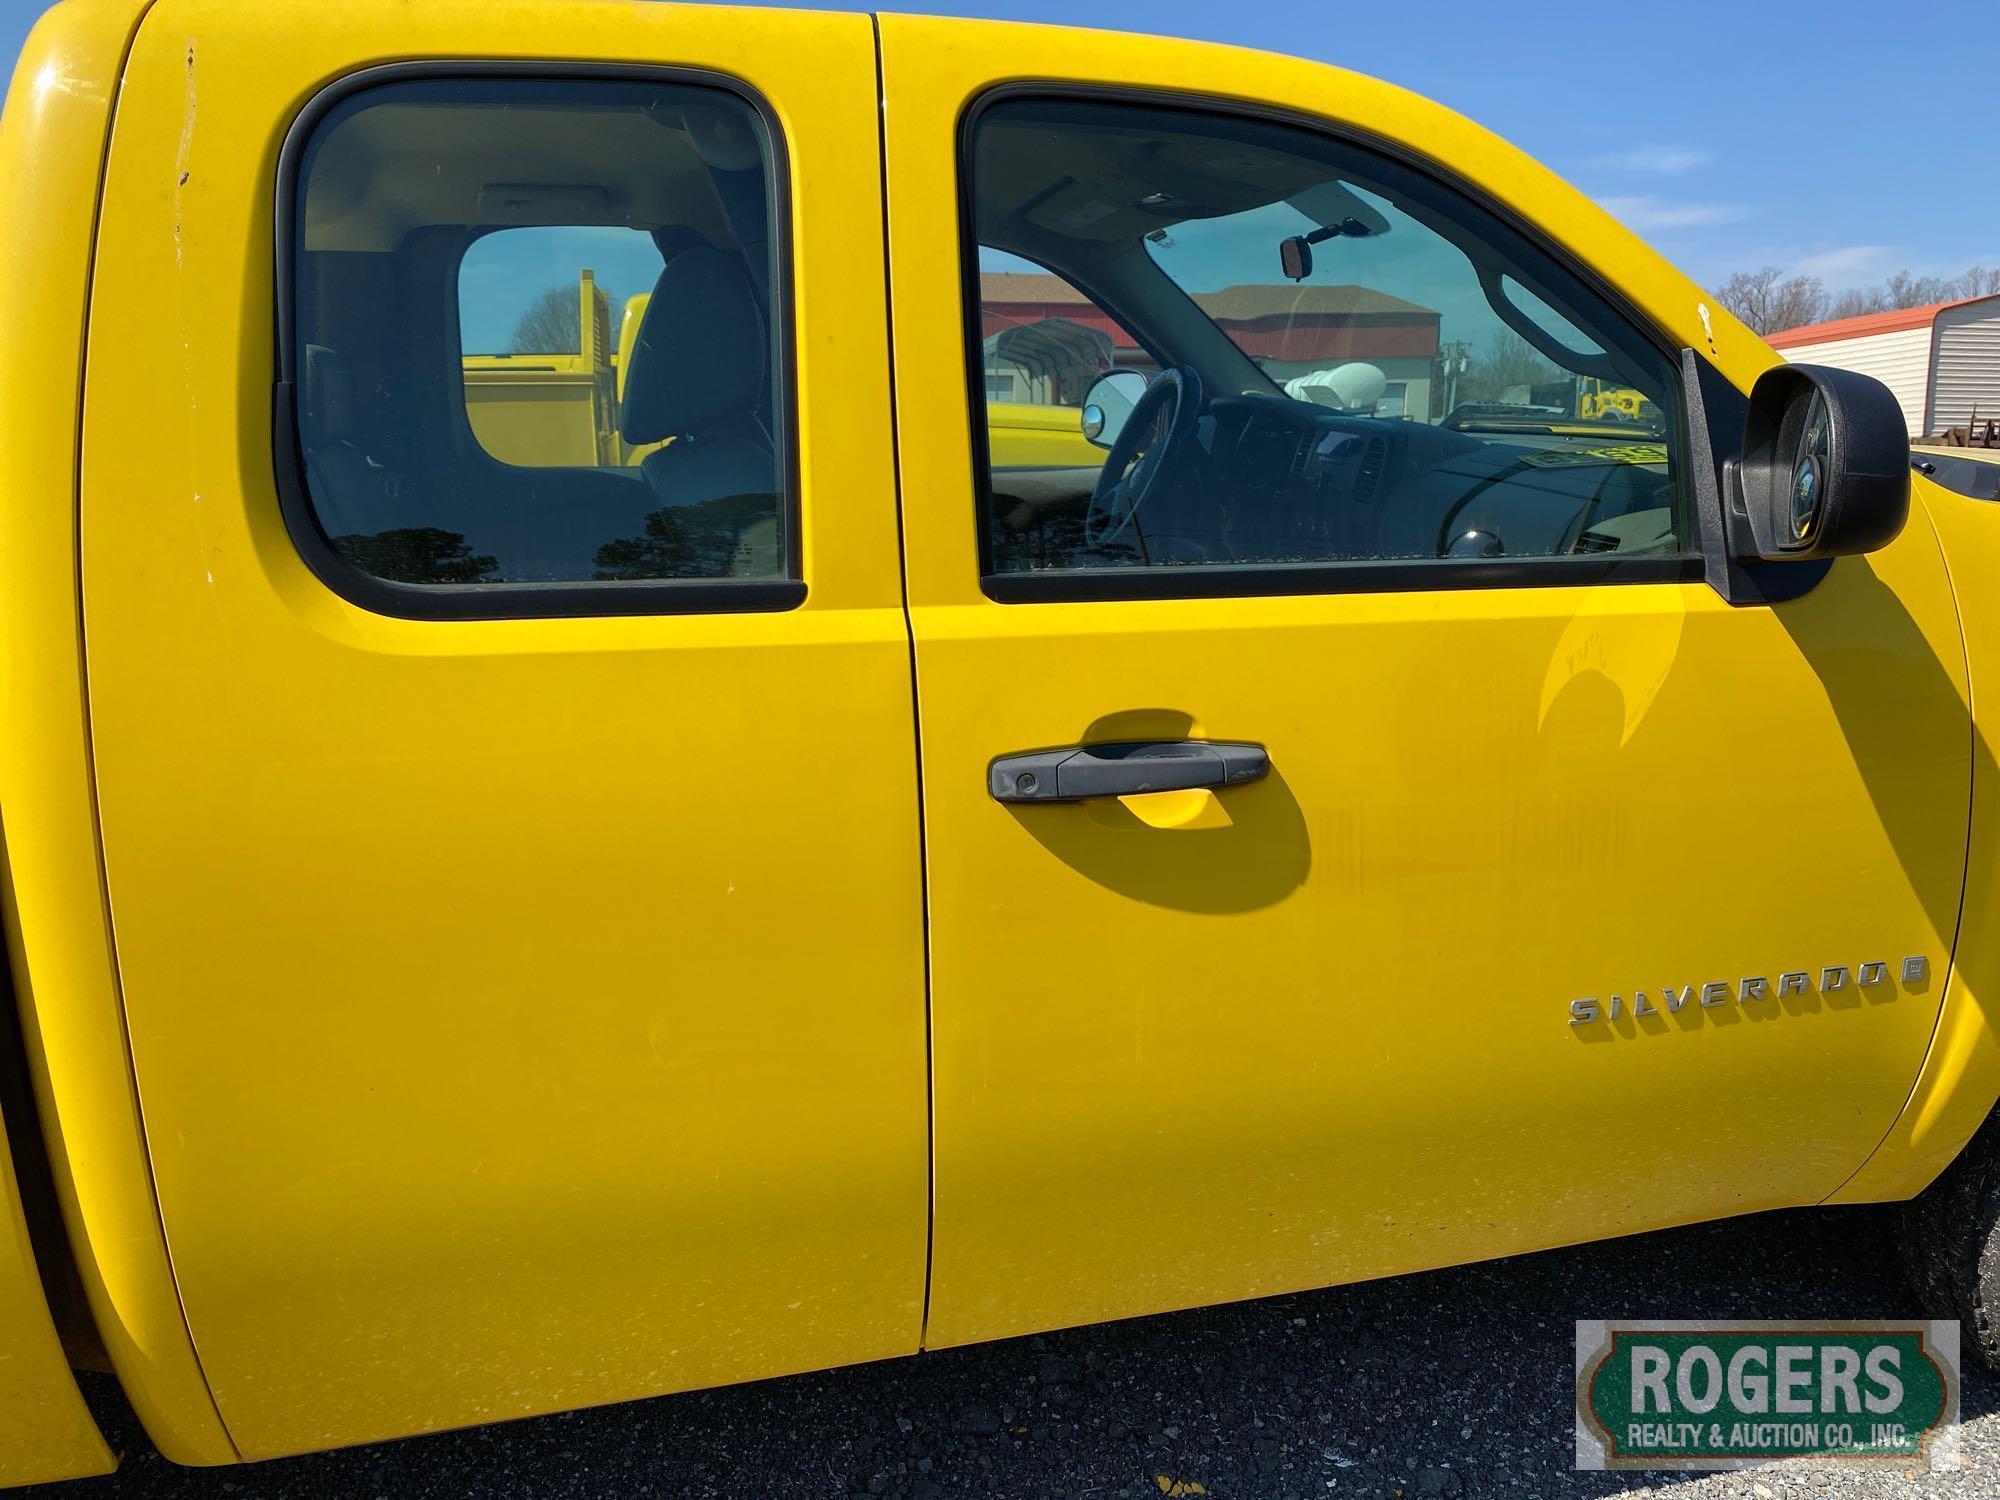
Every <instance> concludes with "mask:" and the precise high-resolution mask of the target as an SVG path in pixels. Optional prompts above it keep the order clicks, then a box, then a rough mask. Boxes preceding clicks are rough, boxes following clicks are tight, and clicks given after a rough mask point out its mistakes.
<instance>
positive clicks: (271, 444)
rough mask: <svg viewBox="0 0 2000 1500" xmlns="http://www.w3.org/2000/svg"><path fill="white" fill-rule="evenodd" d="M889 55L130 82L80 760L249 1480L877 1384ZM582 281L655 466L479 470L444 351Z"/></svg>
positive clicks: (888, 1051)
mask: <svg viewBox="0 0 2000 1500" xmlns="http://www.w3.org/2000/svg"><path fill="white" fill-rule="evenodd" d="M874 57H875V53H874V39H873V35H872V32H871V28H870V25H869V23H868V21H867V20H866V19H865V18H863V17H859V16H801V15H783V14H779V13H775V12H765V11H746V12H742V13H733V12H728V11H722V10H706V9H682V8H679V7H668V6H630V5H622V4H599V3H595V0H582V3H577V4H572V5H565V6H561V7H555V8H551V7H549V6H546V5H541V4H536V3H533V0H497V3H494V4H487V5H481V6H477V7H467V6H452V7H444V8H429V9H426V8H418V9H415V10H412V9H411V8H409V7H408V6H404V5H401V4H397V3H393V0H356V3H355V4H353V5H350V6H347V7H345V8H343V10H342V13H341V18H340V24H339V25H338V26H324V27H322V26H301V25H300V24H299V22H298V17H297V16H296V15H295V14H294V13H292V12H289V11H286V10H283V9H282V8H279V9H274V8H272V7H269V6H263V5H256V4H250V3H239V0H224V3H221V4H216V3H212V0H201V3H199V4H195V3H182V0H161V3H160V4H158V5H156V6H154V8H153V9H152V10H151V11H150V12H148V14H147V16H146V18H145V21H144V23H143V24H142V26H141V28H140V30H139V32H138V35H137V38H136V41H135V43H134V46H133V50H132V54H131V58H130V61H129V64H128V66H127V67H126V69H125V74H124V81H123V86H122V90H121V93H120V98H119V103H118V110H117V118H116V124H115V128H114V132H113V138H112V142H111V146H110V154H109V162H108V168H107V180H106V186H105V191H104V205H103V218H102V223H101V226H100V231H99V234H98V238H97V245H98V256H97V264H96V273H95V279H94V282H93V286H92V299H91V308H90V330H89V339H90V346H89V347H90V357H89V364H88V380H87V389H86V392H85V432H84V439H83V479H82V517H83V519H82V528H83V591H84V597H85V600H86V606H85V618H84V626H85V631H86V635H87V647H88V671H89V685H90V708H91V728H92V735H93V743H94V746H95V754H96V766H97V773H98V778H99V794H100V800H101V808H102V818H103V840H104V855H105V860H106V865H107V870H108V881H109V889H110V904H111V917H112V924H113V932H114V936H115V940H116V944H117V953H118V961H119V971H120V975H121V978H122V984H123V994H124V1004H125V1010H126V1014H127V1016H128V1017H129V1022H130V1034H131V1045H132V1055H133V1059H134V1065H135V1068H136V1072H137V1078H138V1089H139V1094H140V1097H141V1100H142V1103H143V1107H144V1111H145V1124H146V1133H147V1138H148V1140H149V1142H150V1145H151V1152H152V1159H153V1165H154V1168H155V1170H156V1173H157V1180H158V1188H159V1202H160V1212H161V1216H162V1219H163V1222H164V1228H165V1233H166V1237H167V1241H168V1243H169V1246H170V1248H171V1252H172V1256H173V1266H174V1270H175V1273H176V1276H177V1279H178V1284H179V1288H180V1291H181V1294H182V1296H183V1299H184V1301H185V1306H186V1312H187V1321H188V1326H189V1328H190V1330H191V1332H192V1336H193V1340H194V1343H195V1346H196V1347H197V1349H198V1350H199V1353H200V1357H201V1363H202V1368H203V1370H204V1371H205V1372H206V1375H207V1377H208V1379H209V1381H210V1382H211V1384H212V1386H213V1390H214V1395H215V1401H216V1405H217V1407H218V1409H219V1411H220V1414H221V1417H222V1420H223V1422H224V1423H225V1424H226V1426H227V1428H228V1431H229V1434H230V1436H231V1438H232V1439H233V1441H234V1443H235V1445H236V1446H237V1448H238V1449H239V1450H240V1451H241V1452H242V1453H243V1454H244V1455H245V1456H247V1457H264V1456H269V1455H272V1454H278V1453H286V1452H294V1451H299V1450H303V1449H312V1448H318V1447H321V1446H325V1445H330V1444H339V1443H350V1442H355V1441H360V1440H364V1439H373V1438H382V1437H388V1436H391V1435H394V1434H399V1433H411V1432H417V1431H422V1430H429V1429H437V1428H445V1427H452V1426H458V1425H463V1424H467V1423H474V1422H483V1421H491V1420H496V1419H500V1418H505V1417H510V1416H515V1415H520V1414H524V1413H529V1412H535V1411H543V1410H549V1409H553V1408H557V1407H574V1406H580V1405H586V1404H590V1403H593V1402H602V1401H610V1400H617V1399H623V1398H627V1397H633V1396H640V1395H645V1394H650V1393H655V1392H662V1391H668V1390H673V1389H677V1388H686V1387H692V1386H699V1385H707V1384H713V1383H717V1382H723V1381H730V1380H740V1379H745V1378H751V1377H757V1376H764V1375H771V1374H776V1373H779V1372H782V1371H790V1370H801V1369H809V1368H815V1367H821V1366H827V1365H834V1364H840V1363H846V1362H851V1361H856V1360H864V1359H870V1358H875V1357H879V1356H884V1355H891V1354H897V1353H902V1352H907V1351H910V1350H912V1349H914V1348H915V1347H916V1346H917V1343H918V1339H919V1333H920V1319H921V1308H922V1296H923V1277H924V1255H925V1234H926V1227H927V1226H926V1214H927V1163H926V1136H925V1131H926V1079H925V1073H924V1069H925V1053H924V1028H925V1012H924V993H923V983H924V976H923V967H922V914H921V908H920V894H919V874H920V852H919V843H918V820H917V802H916V767H915V759H914V755H915V752H914V746H915V736H914V726H913V723H912V695H911V681H910V660H909V645H908V638H907V629H906V625H905V622H904V617H903V613H902V602H901V581H900V572H899V564H898V556H897V542H896V527H897V518H896V514H895V500H894V475H893V464H892V453H891V448H890V439H889V430H890V426H889V424H890V413H889V409H888V399H887V395H886V392H887V387H888V379H887V357H888V356H887V350H886V346H885V340H884V334H883V330H884V328H885V326H886V309H885V307H884V298H885V293H884V275H883V252H882V245H881V239H880V233H879V225H880V222H881V214H880V207H879V205H880V180H879V158H880V152H879V137H878V124H877V91H876V81H875V80H876V74H875V61H874ZM465 59H479V60H480V61H478V62H476V63H469V62H466V61H465ZM808 184H810V187H811V191H810V192H808V191H806V188H807V185H808ZM274 268H275V269H274ZM585 271H588V272H590V273H591V274H592V276H593V278H594V282H595V285H597V286H598V287H601V288H606V289H607V291H608V292H615V294H616V296H617V298H618V299H619V305H622V304H623V302H624V301H625V300H626V299H629V298H631V297H633V296H636V295H638V294H640V293H648V294H650V301H649V304H648V308H647V312H646V315H645V325H644V326H643V327H642V328H641V329H640V330H639V332H638V335H637V341H636V349H635V352H634V354H633V363H632V367H631V368H630V369H629V370H626V371H624V372H623V374H624V377H625V378H624V391H623V400H622V403H621V416H620V422H621V434H620V438H621V442H622V443H626V444H629V445H631V446H633V447H646V446H648V445H651V447H652V448H653V449H655V450H656V451H651V452H650V453H649V455H648V457H647V458H646V459H645V461H644V462H643V463H640V464H637V465H634V466H626V465H624V464H623V462H622V459H618V458H617V456H616V455H614V460H615V461H613V462H611V463H602V464H597V465H592V464H591V463H589V462H588V458H587V456H586V459H585V461H583V462H580V463H572V464H546V463H542V464H522V465H516V464H510V463H507V462H505V461H504V460H503V459H502V458H500V457H498V456H496V455H495V454H493V453H491V452H489V451H487V450H486V449H485V448H484V447H483V446H482V444H481V442H480V440H479V438H478V435H477V433H476V432H475V430H474V428H473V426H472V424H471V423H470V422H469V421H468V417H467V411H466V394H465V393H466V380H465V373H464V372H465V360H466V359H467V358H468V357H471V356H477V355H482V354H487V353H492V352H494V351H495V350H496V349H504V348H505V347H507V346H508V342H509V339H510V337H511V335H512V330H514V329H515V328H516V326H517V321H518V320H519V319H521V318H524V317H525V316H526V313H527V311H528V310H529V309H530V308H531V307H532V304H533V303H534V301H535V299H536V298H537V297H538V296H540V295H541V294H543V293H544V292H546V291H547V290H548V289H549V288H551V287H567V288H570V289H571V294H572V295H573V294H574V288H576V287H577V286H578V285H579V284H580V278H581V275H582V273H583V272H585ZM525 347H530V348H532V347H534V346H533V345H532V344H528V345H525ZM607 446H612V447H616V446H617V445H607Z"/></svg>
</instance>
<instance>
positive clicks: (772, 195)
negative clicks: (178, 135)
mask: <svg viewBox="0 0 2000 1500" xmlns="http://www.w3.org/2000/svg"><path fill="white" fill-rule="evenodd" d="M290 181H291V183H292V185H293V196H292V210H291V224H290V234H291V244H290V246H289V250H290V261H289V282H290V286H289V290H290V293H291V297H292V302H291V308H290V312H291V319H290V328H289V333H288V338H287V342H288V346H289V347H288V351H287V352H288V356H289V375H290V379H291V382H292V397H293V400H294V402H295V408H294V409H295V413H296V423H297V435H298V443H297V451H296V453H295V454H293V455H291V457H292V460H293V474H292V477H293V478H294V479H295V481H296V485H295V489H296V490H297V493H296V495H295V496H294V497H293V499H294V503H293V509H295V510H297V511H298V512H300V514H296V515H291V516H289V517H288V519H291V520H292V521H293V523H294V524H293V526H292V530H293V533H294V536H295V537H297V538H298V539H299V540H300V542H301V546H302V547H303V548H304V549H305V550H306V551H307V553H308V556H309V560H311V561H313V562H314V564H315V567H316V568H317V569H318V571H319V572H320V573H321V576H322V577H323V578H326V579H327V581H329V582H330V583H332V584H333V585H334V586H335V587H336V588H339V589H340V590H341V591H342V592H344V593H347V594H348V595H349V596H350V597H353V598H355V599H357V601H358V602H362V603H366V604H369V605H370V606H372V607H378V608H383V609H386V610H387V611H388V612H391V613H413V614H482V613H504V614H538V613H573V612H584V613H618V612H627V611H633V612H639V611H648V610H675V609H682V608H698V609H718V608H719V609H738V608H743V609H754V608H771V607H781V606H783V605H785V604H789V603H796V602H797V601H798V599H799V598H800V597H802V595H803V589H802V587H801V586H800V585H798V584H797V582H796V578H797V568H796V566H795V562H794V546H793V533H794V530H795V527H794V523H793V507H792V505H791V503H790V484H789V470H790V468H791V463H790V450H791V442H790V438H789V431H790V429H789V425H788V424H789V413H788V410H787V406H788V395H789V393H788V389H787V381H786V378H785V376H786V371H787V368H788V360H787V357H786V349H787V345H786V337H787V335H786V318H785V312H786V309H785V308H784V306H783V296H782V292H783V288H784V285H785V275H784V266H783V261H782V255H783V245H782V242H781V241H782V227H783V226H782V215H781V214H780V213H779V212H778V207H777V203H778V191H779V186H780V179H779V174H778V164H777V161H776V143H775V141H774V139H773V134H772V131H771V129H770V127H769V125H768V124H767V122H766V120H765V118H764V116H763V115H762V114H761V113H760V111H759V110H758V109H757V108H756V107H755V106H754V105H753V104H752V103H751V102H750V101H749V100H748V99H747V98H744V97H742V96H740V95H738V94H736V93H735V92H733V91H732V90H730V89H727V88H723V87H716V86H710V85H707V84H703V83H690V82H682V81H654V80H652V79H650V78H647V79H640V78H635V77H619V78H598V77H592V78H562V79H551V78H529V77H451V78H437V77H429V78H398V79H395V80H394V81H383V82H378V83H376V84H374V85H373V86H369V87H363V88H361V89H359V90H356V91H353V92H350V93H348V94H347V95H345V96H344V97H342V98H341V99H340V100H339V101H338V102H336V103H334V104H333V105H332V106H331V107H330V108H328V109H326V110H325V111H324V112H323V113H322V114H321V115H320V116H319V117H318V119H317V120H316V122H314V123H313V124H312V125H311V126H310V127H309V133H308V134H307V135H306V136H305V137H304V140H303V146H302V147H301V148H300V150H299V152H298V155H297V165H296V172H295V176H293V177H292V178H291V179H290ZM282 463H283V458H282V457H281V465H282ZM773 585H780V586H779V587H775V588H774V587H772V586H773Z"/></svg>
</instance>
